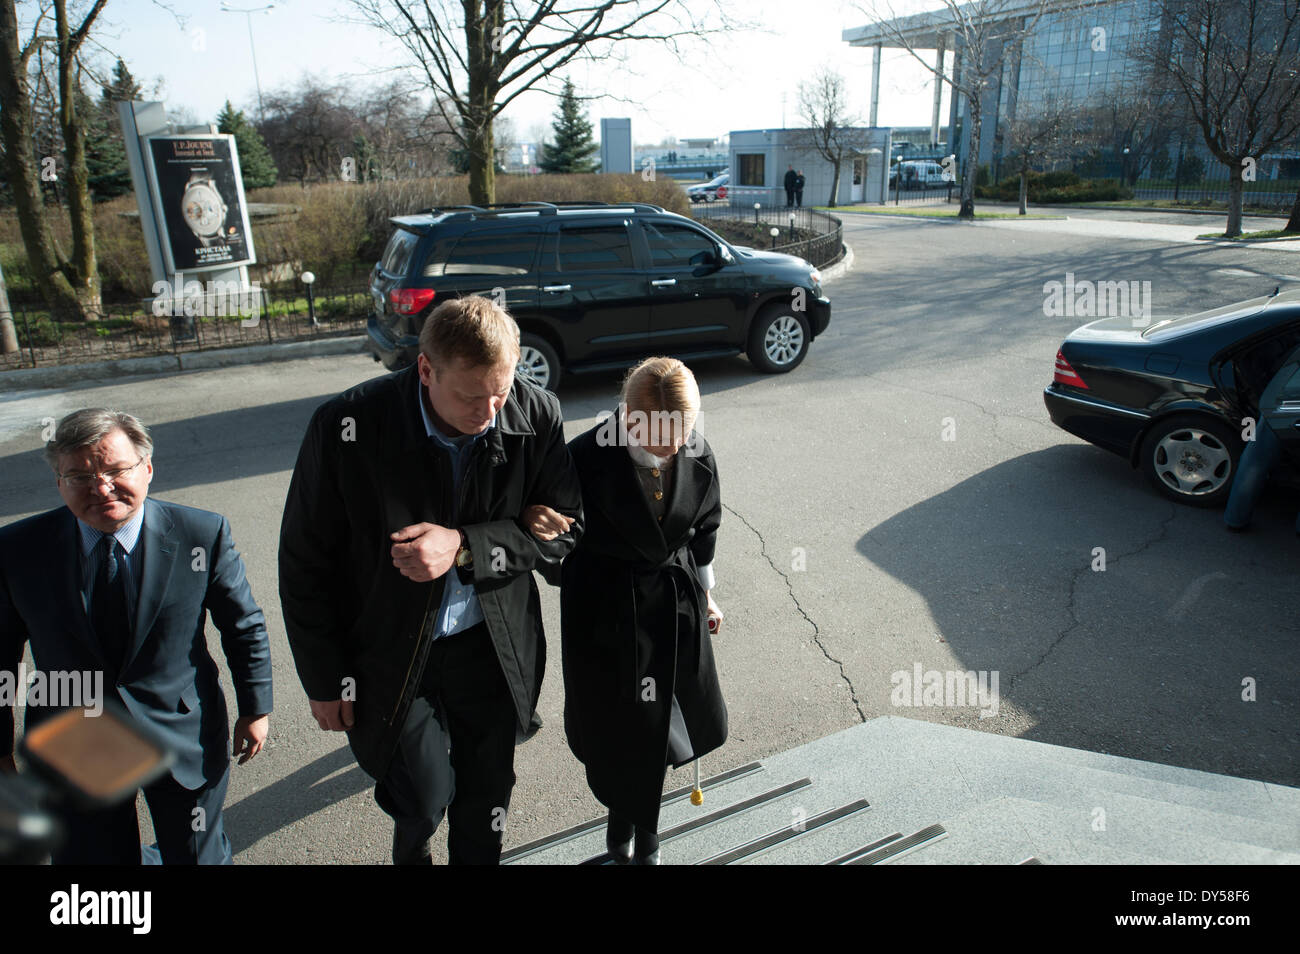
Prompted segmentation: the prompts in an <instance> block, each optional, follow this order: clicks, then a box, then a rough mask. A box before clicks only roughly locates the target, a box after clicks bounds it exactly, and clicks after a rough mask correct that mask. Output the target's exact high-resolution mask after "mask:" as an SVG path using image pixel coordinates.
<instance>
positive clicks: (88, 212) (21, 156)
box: [0, 0, 107, 320]
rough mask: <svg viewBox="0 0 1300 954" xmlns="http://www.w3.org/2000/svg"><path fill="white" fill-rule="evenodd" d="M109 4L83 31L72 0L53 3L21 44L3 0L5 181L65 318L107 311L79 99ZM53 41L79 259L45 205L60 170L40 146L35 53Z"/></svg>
mask: <svg viewBox="0 0 1300 954" xmlns="http://www.w3.org/2000/svg"><path fill="white" fill-rule="evenodd" d="M105 2H107V0H97V2H96V3H95V4H94V5H93V6H92V7H91V8H90V10H89V11H88V12H87V13H86V14H85V15H84V16H83V17H82V18H81V22H80V23H79V24H77V25H76V26H75V27H74V26H73V25H72V23H71V21H70V20H69V19H68V11H67V2H66V0H53V4H52V9H51V8H50V7H47V6H45V5H41V6H40V7H39V9H38V10H37V16H36V21H35V23H34V25H33V27H32V31H31V35H30V37H28V38H27V39H26V42H21V41H20V39H19V36H18V14H17V11H16V9H15V7H14V2H13V0H0V99H2V100H3V101H4V108H3V110H0V138H3V140H4V163H5V177H6V178H7V179H8V180H9V184H10V188H11V189H12V191H13V198H14V206H15V211H16V212H17V216H18V227H19V231H20V233H21V234H22V237H23V247H24V249H25V251H26V253H27V260H28V263H29V264H30V266H31V269H32V278H33V280H34V281H35V283H36V287H37V289H38V290H39V291H40V293H41V296H42V297H43V298H44V299H45V301H46V303H47V304H48V305H49V306H50V310H51V312H52V313H53V314H54V316H55V317H56V318H58V319H60V320H74V319H78V318H85V317H94V316H97V315H98V314H99V313H100V309H101V304H100V292H99V275H98V272H97V269H96V262H95V229H94V220H93V216H92V209H91V199H90V192H89V189H88V185H87V182H88V173H87V171H86V147H85V134H84V129H83V126H82V117H81V116H80V114H79V112H78V110H77V96H76V95H75V94H76V93H78V92H80V85H79V77H78V66H77V55H78V53H79V51H80V49H81V46H82V44H83V43H84V42H85V40H86V37H87V35H88V34H89V32H90V28H91V26H92V25H93V24H94V22H95V18H96V17H98V16H99V13H100V11H101V10H102V9H103V7H104V4H105ZM51 13H52V14H53V23H52V24H51V23H50V22H49V21H50V18H51ZM50 26H53V27H54V34H53V35H50V34H48V33H43V32H42V30H43V29H48V28H49V27H50ZM20 42H21V45H20ZM46 44H51V45H52V46H53V48H54V50H55V54H56V57H57V76H58V87H59V113H58V125H59V132H60V134H61V137H62V140H63V160H64V162H63V168H62V169H61V170H59V172H61V173H62V175H63V176H64V177H65V178H66V195H67V202H68V213H69V217H70V219H71V224H72V256H71V258H67V257H65V256H64V254H63V251H62V250H61V249H60V248H59V246H58V244H57V242H55V240H54V236H53V234H52V233H51V231H50V228H49V225H48V224H47V222H46V220H45V215H44V209H43V207H42V206H43V203H42V201H41V194H40V178H41V172H42V169H52V168H53V165H52V164H51V160H52V159H53V156H52V155H50V154H48V153H47V154H46V155H44V156H42V157H41V162H38V161H37V157H36V154H35V151H34V149H33V138H32V133H33V129H32V87H31V83H30V76H29V67H30V65H31V61H32V56H33V55H34V54H35V53H36V51H37V50H38V49H40V48H41V47H42V46H44V45H46Z"/></svg>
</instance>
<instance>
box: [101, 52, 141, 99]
mask: <svg viewBox="0 0 1300 954" xmlns="http://www.w3.org/2000/svg"><path fill="white" fill-rule="evenodd" d="M140 92H141V88H140V84H139V83H137V82H136V81H135V77H134V76H132V75H131V71H130V70H129V69H127V68H126V64H125V63H124V62H122V59H121V57H119V58H118V61H117V62H116V63H115V64H114V65H113V81H112V82H111V83H109V84H108V85H107V86H105V87H103V94H102V95H101V96H100V99H99V103H100V106H103V107H108V108H111V109H115V107H114V106H113V104H114V103H116V102H118V101H120V100H132V99H139V98H140Z"/></svg>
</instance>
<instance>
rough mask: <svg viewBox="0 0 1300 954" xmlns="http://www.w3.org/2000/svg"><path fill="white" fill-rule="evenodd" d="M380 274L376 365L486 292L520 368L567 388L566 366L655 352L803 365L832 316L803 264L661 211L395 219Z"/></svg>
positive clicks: (593, 209) (472, 211)
mask: <svg viewBox="0 0 1300 954" xmlns="http://www.w3.org/2000/svg"><path fill="white" fill-rule="evenodd" d="M392 222H393V225H395V226H396V229H395V230H394V232H393V235H392V238H390V239H389V241H388V246H387V248H385V249H384V257H383V258H382V259H381V260H380V261H379V263H378V264H376V265H375V268H374V271H373V272H371V275H370V293H371V297H372V298H373V299H374V311H373V313H372V314H371V316H370V321H369V323H368V325H367V331H368V332H369V347H370V350H371V351H372V352H373V353H374V356H375V359H376V360H380V361H383V363H384V365H385V366H386V367H388V368H389V369H394V370H395V369H397V368H401V367H405V366H406V365H408V364H410V363H411V362H413V361H414V360H415V356H416V354H417V352H418V343H417V339H418V336H419V332H420V327H421V325H422V324H423V323H424V319H425V317H426V316H427V315H428V313H429V312H430V311H431V310H432V309H433V307H434V306H435V305H437V304H438V303H439V302H440V301H441V300H442V299H444V298H447V297H451V298H459V297H461V296H464V295H483V296H485V297H489V298H494V299H495V300H496V301H498V302H500V303H501V304H502V305H504V306H505V308H506V309H507V310H508V311H509V312H510V314H511V315H513V316H514V319H515V321H517V322H518V323H519V330H520V334H521V340H520V345H521V348H520V351H521V354H520V361H519V373H520V374H523V375H524V376H526V377H528V378H530V379H531V380H532V381H534V382H535V383H537V384H539V385H541V386H542V387H547V388H550V389H551V390H554V389H555V388H556V386H557V385H558V383H559V380H560V375H561V370H562V369H563V370H564V371H569V372H571V373H574V374H578V373H581V372H584V371H600V370H608V369H616V368H622V367H627V366H629V365H631V364H633V363H635V362H636V361H637V360H639V359H641V358H644V357H646V356H647V355H651V354H667V355H672V356H675V357H679V358H682V359H696V358H712V357H721V356H727V355H733V354H737V353H739V352H741V351H744V352H746V353H747V354H748V355H749V360H750V361H751V362H753V364H754V365H755V366H756V367H757V368H759V369H760V370H762V371H768V372H783V371H789V370H791V369H792V368H794V367H796V366H797V365H798V364H799V363H800V362H801V361H802V360H803V358H804V355H805V354H807V352H808V345H809V344H810V343H811V342H812V339H813V338H815V337H816V336H817V335H819V334H821V333H822V332H823V331H825V330H826V326H827V325H828V324H829V323H830V320H831V303H830V299H828V298H826V297H825V295H823V294H822V289H821V276H820V275H819V274H818V272H817V270H816V269H815V268H813V267H812V266H811V265H809V264H808V263H807V262H806V261H804V260H803V259H801V258H796V257H794V256H792V255H781V254H778V253H775V252H763V251H759V250H756V249H750V248H743V247H736V246H732V245H729V244H728V243H727V242H725V241H723V240H722V239H721V238H719V237H718V236H717V235H714V234H713V233H712V232H710V231H709V230H708V229H706V228H705V227H704V226H702V225H700V224H699V223H698V222H695V221H693V220H691V219H688V218H686V217H685V216H681V215H677V214H676V213H673V212H667V211H665V210H664V209H661V208H659V207H658V206H655V205H645V204H642V203H631V204H628V205H620V206H611V205H606V204H603V203H590V202H584V203H571V204H565V203H549V202H523V203H512V204H503V205H491V206H465V205H462V206H454V207H449V208H443V209H429V210H427V211H425V212H421V213H418V214H415V215H402V216H396V217H394V218H393V219H392Z"/></svg>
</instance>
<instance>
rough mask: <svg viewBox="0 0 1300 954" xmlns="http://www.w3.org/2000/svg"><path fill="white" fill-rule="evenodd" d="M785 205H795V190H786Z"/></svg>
mask: <svg viewBox="0 0 1300 954" xmlns="http://www.w3.org/2000/svg"><path fill="white" fill-rule="evenodd" d="M785 204H786V205H794V189H786V190H785Z"/></svg>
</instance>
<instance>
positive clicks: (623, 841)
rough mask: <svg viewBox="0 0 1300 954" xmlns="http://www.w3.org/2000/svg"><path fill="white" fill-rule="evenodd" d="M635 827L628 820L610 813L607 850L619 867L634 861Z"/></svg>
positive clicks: (606, 842) (607, 829)
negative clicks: (633, 834)
mask: <svg viewBox="0 0 1300 954" xmlns="http://www.w3.org/2000/svg"><path fill="white" fill-rule="evenodd" d="M634 830H635V826H634V825H633V824H632V823H631V822H630V821H627V820H626V819H624V818H622V817H620V816H618V815H615V814H614V813H613V812H610V813H609V824H608V825H607V826H606V828H605V850H606V851H608V852H609V856H610V857H611V858H613V859H614V863H615V864H617V865H625V864H627V863H628V862H629V861H631V860H632V833H633V831H634Z"/></svg>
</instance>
